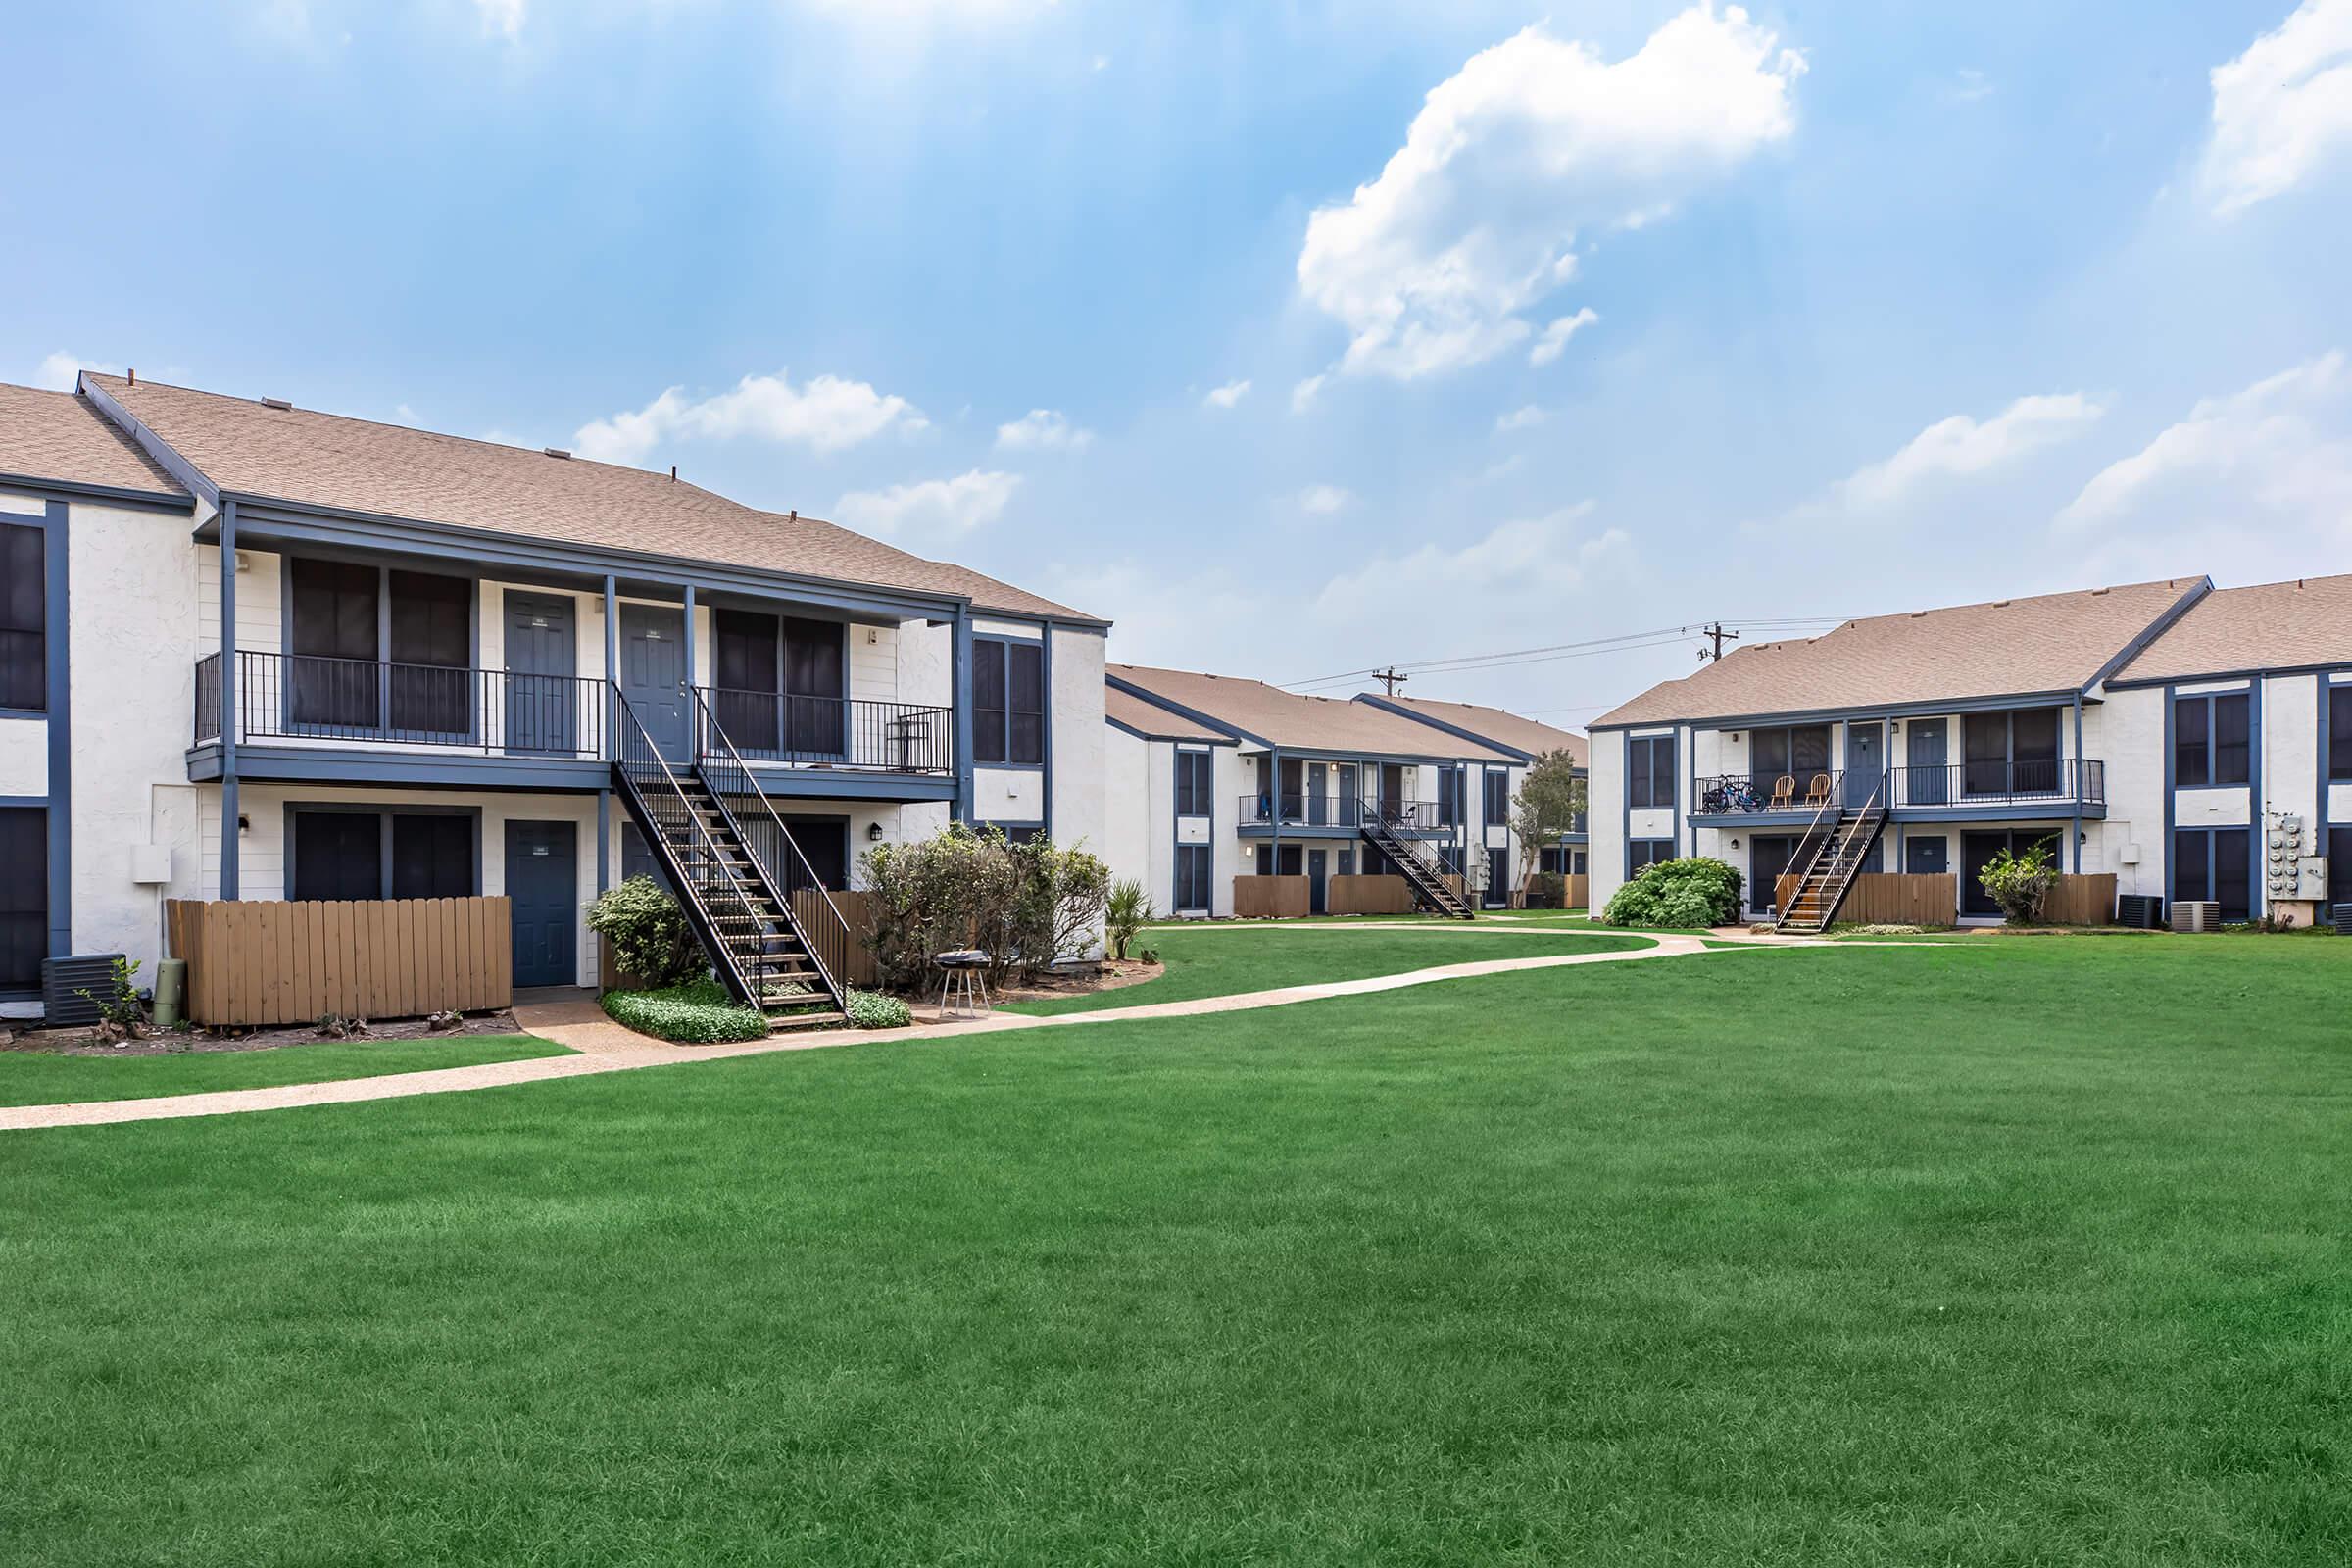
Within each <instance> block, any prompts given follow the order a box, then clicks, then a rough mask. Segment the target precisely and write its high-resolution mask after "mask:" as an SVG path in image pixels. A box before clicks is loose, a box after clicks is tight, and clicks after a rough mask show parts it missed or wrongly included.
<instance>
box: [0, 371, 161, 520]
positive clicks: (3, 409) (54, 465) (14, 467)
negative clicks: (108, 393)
mask: <svg viewBox="0 0 2352 1568" xmlns="http://www.w3.org/2000/svg"><path fill="white" fill-rule="evenodd" d="M0 473H6V474H14V475H16V476H18V477H19V478H24V479H35V480H39V479H46V480H48V481H50V482H51V483H53V484H63V485H86V486H90V487H93V488H97V489H106V490H130V491H136V492H138V493H140V494H143V495H155V496H168V497H171V498H172V499H174V500H181V501H185V500H188V499H190V498H189V496H188V492H187V491H186V490H185V489H184V488H182V487H181V485H180V484H179V482H178V481H177V480H175V479H173V478H172V476H171V475H170V474H168V473H166V472H165V471H164V470H163V468H162V466H160V465H158V464H157V463H156V461H155V460H154V459H153V458H151V457H149V456H148V455H147V454H146V453H144V452H142V451H140V450H139V447H138V444H137V443H136V442H134V441H132V440H131V439H130V437H128V436H126V435H124V434H123V432H122V431H121V430H118V429H116V428H115V426H114V424H113V422H112V421H110V420H109V419H108V418H107V417H105V416H104V415H102V414H100V413H99V412H98V411H97V410H96V409H94V408H92V407H91V406H90V405H89V402H88V401H87V400H86V399H83V398H78V397H75V396H74V395H73V393H71V392H49V391H43V390H42V389H40V388H38V387H29V386H9V385H6V384H0Z"/></svg>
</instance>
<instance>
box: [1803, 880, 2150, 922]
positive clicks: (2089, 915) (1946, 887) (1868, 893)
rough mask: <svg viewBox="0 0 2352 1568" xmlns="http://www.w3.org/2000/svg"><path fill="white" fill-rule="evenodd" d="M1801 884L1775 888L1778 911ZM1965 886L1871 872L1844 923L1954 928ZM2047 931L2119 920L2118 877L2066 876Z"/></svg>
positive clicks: (1848, 902) (2047, 910)
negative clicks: (2117, 907) (2116, 913)
mask: <svg viewBox="0 0 2352 1568" xmlns="http://www.w3.org/2000/svg"><path fill="white" fill-rule="evenodd" d="M1799 880H1800V879H1799V878H1798V877H1797V876H1795V875H1794V874H1793V873H1791V874H1790V875H1788V876H1785V877H1782V878H1781V879H1780V881H1779V882H1778V883H1776V884H1775V885H1774V897H1775V903H1774V907H1775V908H1781V909H1786V908H1787V907H1789V900H1790V899H1793V898H1795V897H1796V887H1797V883H1798V881H1799ZM1959 902H1960V880H1959V878H1958V877H1957V876H1956V875H1954V874H1953V873H1952V872H1949V871H1936V872H1919V873H1897V872H1887V871H1866V872H1864V873H1863V874H1862V875H1860V876H1858V877H1855V878H1854V886H1853V891H1852V892H1850V893H1848V894H1847V895H1846V896H1845V902H1844V903H1843V904H1841V905H1839V906H1838V921H1839V922H1840V923H1841V924H1842V923H1845V922H1849V921H1850V922H1851V923H1853V924H1855V925H1950V924H1952V923H1953V922H1954V921H1956V920H1957V919H1958V918H1959V915H1960V909H1959ZM2041 918H2042V923H2043V924H2045V925H2106V924H2109V923H2110V922H2112V921H2113V920H2114V919H2115V873H2114V872H2112V871H2104V872H2100V873H2099V874H2097V875H2095V876H2062V877H2060V878H2059V879H2058V885H2057V887H2055V888H2054V889H2052V890H2051V892H2050V902H2049V903H2048V904H2047V905H2045V906H2044V907H2043V908H2042V913H2041Z"/></svg>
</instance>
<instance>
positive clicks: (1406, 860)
mask: <svg viewBox="0 0 2352 1568" xmlns="http://www.w3.org/2000/svg"><path fill="white" fill-rule="evenodd" d="M1402 827H1403V823H1402V821H1401V820H1400V817H1399V814H1398V813H1397V812H1396V811H1395V810H1394V809H1391V808H1387V807H1384V806H1382V805H1381V804H1380V803H1379V802H1377V801H1366V802H1364V810H1363V833H1364V838H1365V839H1366V841H1367V842H1369V843H1370V844H1371V845H1372V846H1373V847H1374V848H1375V849H1377V850H1379V851H1380V853H1381V854H1383V855H1385V856H1387V857H1388V858H1389V859H1390V861H1391V862H1392V863H1393V864H1395V865H1396V867H1397V870H1398V872H1400V873H1401V874H1402V875H1403V877H1404V881H1405V885H1406V886H1407V887H1409V888H1411V889H1412V890H1413V902H1414V903H1415V904H1417V905H1419V906H1420V907H1422V908H1424V909H1427V910H1429V911H1430V912H1431V913H1432V914H1440V915H1444V916H1445V917H1446V918H1447V919H1449V920H1473V919H1476V918H1477V917H1478V911H1477V910H1476V909H1474V908H1472V907H1470V901H1469V899H1468V898H1467V897H1466V896H1465V895H1464V894H1462V893H1457V892H1455V891H1454V886H1453V884H1452V883H1451V882H1448V881H1447V880H1446V878H1447V876H1449V875H1450V874H1451V873H1450V872H1448V871H1447V869H1446V862H1445V861H1444V860H1441V859H1439V858H1438V855H1437V852H1436V851H1435V850H1432V849H1431V848H1430V847H1429V845H1428V843H1427V842H1426V841H1425V840H1422V839H1418V838H1415V837H1413V836H1412V835H1410V834H1408V833H1405V832H1403V831H1402Z"/></svg>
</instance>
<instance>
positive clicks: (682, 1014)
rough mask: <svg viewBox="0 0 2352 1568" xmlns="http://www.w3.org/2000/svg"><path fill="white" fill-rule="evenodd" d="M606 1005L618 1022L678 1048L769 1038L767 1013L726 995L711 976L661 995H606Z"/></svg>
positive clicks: (663, 992) (658, 992) (645, 993)
mask: <svg viewBox="0 0 2352 1568" xmlns="http://www.w3.org/2000/svg"><path fill="white" fill-rule="evenodd" d="M604 1003H605V1015H606V1016H607V1017H609V1018H611V1019H612V1020H613V1022H614V1023H617V1024H620V1025H622V1026H623V1027H625V1028H630V1029H634V1030H636V1031H637V1032H638V1033H639V1034H641V1035H652V1036H653V1037H654V1038H655V1039H656V1040H667V1041H670V1042H671V1043H672V1044H675V1045H681V1046H709V1045H716V1044H719V1043H720V1042H723V1041H728V1040H764V1039H766V1038H767V1017H766V1015H765V1014H763V1013H761V1012H760V1010H759V1009H758V1008H757V1007H747V1006H745V1005H742V1004H741V1003H739V1002H737V1001H736V1000H735V999H734V998H733V997H730V996H728V995H727V993H726V991H725V989H724V988H723V987H721V986H720V985H719V983H718V982H717V981H716V980H713V979H711V977H710V976H709V975H707V974H706V975H700V976H697V977H696V978H695V979H692V980H689V981H687V982H686V983H685V984H684V985H676V986H669V987H666V988H664V989H662V990H660V991H608V992H606V993H605V997H604Z"/></svg>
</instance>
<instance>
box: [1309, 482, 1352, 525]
mask: <svg viewBox="0 0 2352 1568" xmlns="http://www.w3.org/2000/svg"><path fill="white" fill-rule="evenodd" d="M1354 500H1355V497H1354V495H1352V494H1351V493H1350V492H1348V491H1347V490H1343V489H1341V488H1340V487H1339V486H1338V485H1336V484H1310V485H1308V486H1307V487H1306V488H1305V489H1303V490H1301V491H1299V511H1300V512H1303V513H1306V514H1307V515H1310V516H1316V517H1328V516H1330V515H1332V514H1333V513H1335V512H1340V511H1344V510H1345V509H1346V508H1347V507H1348V504H1349V503H1350V502H1352V501H1354Z"/></svg>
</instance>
